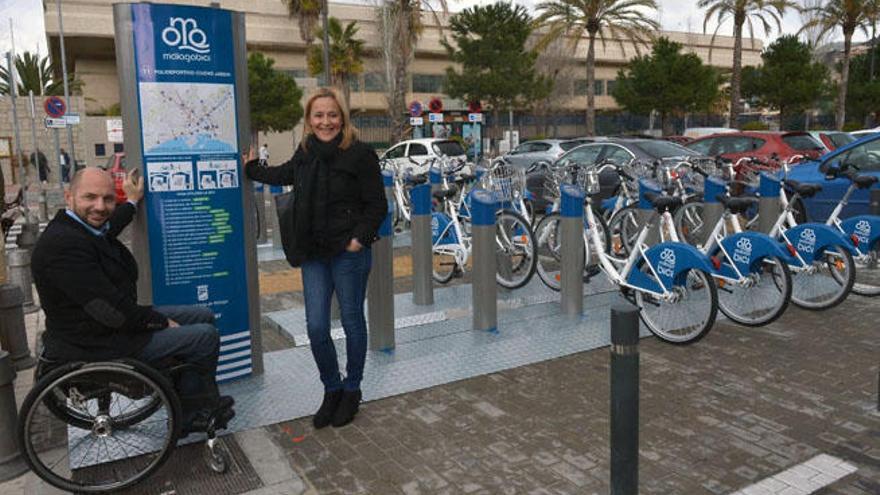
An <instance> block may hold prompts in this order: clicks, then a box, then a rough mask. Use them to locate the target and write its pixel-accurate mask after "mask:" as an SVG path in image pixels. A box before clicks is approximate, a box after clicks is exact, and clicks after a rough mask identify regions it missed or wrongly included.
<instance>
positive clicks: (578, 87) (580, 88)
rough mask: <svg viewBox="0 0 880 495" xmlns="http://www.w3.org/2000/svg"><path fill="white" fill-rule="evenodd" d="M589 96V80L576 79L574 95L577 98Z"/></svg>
mask: <svg viewBox="0 0 880 495" xmlns="http://www.w3.org/2000/svg"><path fill="white" fill-rule="evenodd" d="M586 94H587V80H586V79H575V80H574V95H575V96H585V95H586Z"/></svg>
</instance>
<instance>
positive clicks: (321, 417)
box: [312, 390, 342, 430]
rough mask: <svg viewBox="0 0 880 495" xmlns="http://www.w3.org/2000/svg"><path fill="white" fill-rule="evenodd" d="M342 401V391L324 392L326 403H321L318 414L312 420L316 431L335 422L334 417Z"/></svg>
mask: <svg viewBox="0 0 880 495" xmlns="http://www.w3.org/2000/svg"><path fill="white" fill-rule="evenodd" d="M341 400H342V390H334V391H332V392H324V401H323V402H321V407H320V408H318V412H316V413H315V417H314V418H312V424H313V425H315V429H317V430H320V429H321V428H324V427H325V426H328V425H329V424H330V423H331V422H332V421H333V415H334V414H336V410H337V409H338V408H339V402H340V401H341Z"/></svg>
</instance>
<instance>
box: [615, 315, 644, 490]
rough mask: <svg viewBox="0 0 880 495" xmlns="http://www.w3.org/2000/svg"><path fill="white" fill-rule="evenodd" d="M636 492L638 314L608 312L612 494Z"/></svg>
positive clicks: (637, 455) (637, 466) (637, 448)
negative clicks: (609, 332) (609, 322)
mask: <svg viewBox="0 0 880 495" xmlns="http://www.w3.org/2000/svg"><path fill="white" fill-rule="evenodd" d="M638 491H639V310H638V308H636V307H635V306H631V305H625V306H624V305H617V306H614V307H612V308H611V494H612V495H636V494H637V493H638Z"/></svg>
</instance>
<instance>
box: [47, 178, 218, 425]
mask: <svg viewBox="0 0 880 495" xmlns="http://www.w3.org/2000/svg"><path fill="white" fill-rule="evenodd" d="M123 188H124V189H125V193H126V195H127V197H128V201H127V202H126V203H122V204H120V205H117V204H116V193H115V188H114V181H113V179H112V178H111V176H110V174H109V173H107V172H106V171H103V170H101V169H98V168H91V167H90V168H85V169H83V170H80V171H79V172H77V173H76V175H74V177H73V180H72V181H71V183H70V188H69V190H68V191H67V192H66V193H65V200H66V202H67V209H66V210H65V211H59V212H58V213H57V215H55V218H53V219H52V220H51V221H50V222H49V224H48V226H47V227H46V230H45V232H44V233H43V234H42V236H40V239H39V241H38V242H37V245H36V247H35V248H34V252H33V257H32V260H31V269H32V271H33V278H34V283H35V284H36V287H37V292H38V293H39V295H40V303H41V304H42V306H43V310H44V311H45V313H46V332H45V333H44V335H43V344H44V351H43V355H42V359H43V361H44V362H45V363H51V364H55V363H65V362H73V361H86V362H91V361H107V360H114V359H122V358H132V359H136V360H138V361H142V362H144V363H146V364H148V365H150V366H152V367H156V368H160V369H161V368H163V367H168V366H169V364H170V363H176V364H181V365H182V366H179V367H176V368H175V369H176V370H178V372H176V373H174V374H173V375H172V376H173V378H174V385H175V388H176V390H177V393H178V395H179V397H180V403H181V406H182V411H183V428H182V436H185V435H187V434H189V433H191V432H195V431H205V429H206V428H208V427H209V424H210V426H211V428H212V430H213V429H218V430H219V429H223V428H225V427H226V424H227V423H228V421H229V420H231V419H232V418H233V417H234V415H235V413H234V412H233V410H232V406H233V400H232V398H231V397H227V396H221V395H220V394H219V390H218V388H217V382H216V380H215V379H214V375H215V373H216V369H217V359H218V354H219V351H220V337H219V334H218V333H217V329H216V328H215V327H214V325H213V323H214V314H213V312H212V311H211V310H210V309H208V308H204V307H199V306H191V307H186V306H174V307H152V306H143V305H138V303H137V278H138V267H137V263H136V262H135V259H134V256H132V254H131V252H130V251H129V250H128V249H127V248H126V247H125V246H124V245H123V244H122V243H121V242H120V241H119V240H118V239H117V235H118V234H119V233H120V232H121V231H122V230H123V229H124V228H125V227H126V226H127V225H128V224H129V223H130V222H131V220H132V218H133V216H134V214H135V212H136V211H137V204H138V202H139V201H140V200H141V198H143V178H141V177H139V176H138V177H135V176H134V175H129V177H128V178H127V179H126V181H125V183H124V185H123Z"/></svg>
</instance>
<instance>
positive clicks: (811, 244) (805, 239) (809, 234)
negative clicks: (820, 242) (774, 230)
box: [797, 229, 816, 254]
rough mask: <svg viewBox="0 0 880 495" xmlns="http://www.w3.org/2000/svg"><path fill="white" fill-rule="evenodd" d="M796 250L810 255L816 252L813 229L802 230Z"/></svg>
mask: <svg viewBox="0 0 880 495" xmlns="http://www.w3.org/2000/svg"><path fill="white" fill-rule="evenodd" d="M797 250H798V251H803V252H805V253H810V254H812V253H813V251H815V250H816V232H815V231H814V230H813V229H804V230H803V232H801V235H800V238H798V243H797Z"/></svg>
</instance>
